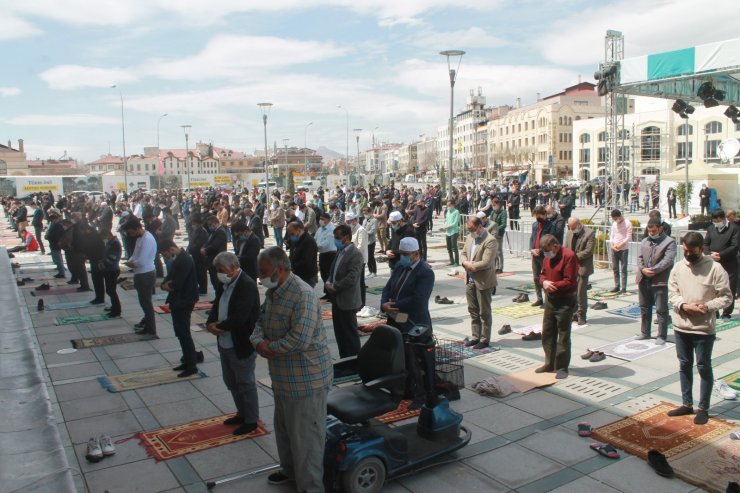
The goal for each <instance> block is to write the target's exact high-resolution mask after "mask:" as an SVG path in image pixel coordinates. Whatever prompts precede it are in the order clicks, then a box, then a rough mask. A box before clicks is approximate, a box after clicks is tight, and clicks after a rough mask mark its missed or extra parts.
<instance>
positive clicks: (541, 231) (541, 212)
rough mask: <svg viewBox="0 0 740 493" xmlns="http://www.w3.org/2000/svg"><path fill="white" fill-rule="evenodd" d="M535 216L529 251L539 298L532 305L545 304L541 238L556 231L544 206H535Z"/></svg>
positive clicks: (535, 287)
mask: <svg viewBox="0 0 740 493" xmlns="http://www.w3.org/2000/svg"><path fill="white" fill-rule="evenodd" d="M534 217H535V219H536V222H535V223H534V224H533V225H532V234H531V235H530V237H529V251H530V253H531V254H532V277H533V279H534V290H535V294H536V295H537V300H535V302H534V303H532V306H543V303H544V302H543V301H542V285H541V284H540V273H542V260H543V258H544V256H543V255H542V249H541V247H540V240H541V239H542V237H543V236H545V235H551V234H553V233H554V231H555V227H554V226H553V224H552V222H550V220H549V219H547V210H546V209H545V207H544V206H541V205H538V206H536V207H535V208H534Z"/></svg>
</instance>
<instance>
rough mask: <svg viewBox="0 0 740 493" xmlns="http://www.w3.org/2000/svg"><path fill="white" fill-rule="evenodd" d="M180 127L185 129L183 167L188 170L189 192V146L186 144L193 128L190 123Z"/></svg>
mask: <svg viewBox="0 0 740 493" xmlns="http://www.w3.org/2000/svg"><path fill="white" fill-rule="evenodd" d="M180 127H182V129H183V130H184V131H185V168H186V169H187V171H188V187H187V188H188V193H190V148H189V144H188V138H189V137H190V136H189V133H190V129H191V128H193V126H192V125H180Z"/></svg>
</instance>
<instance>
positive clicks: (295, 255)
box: [290, 232, 319, 283]
mask: <svg viewBox="0 0 740 493" xmlns="http://www.w3.org/2000/svg"><path fill="white" fill-rule="evenodd" d="M318 257H319V249H318V247H317V246H316V240H314V239H313V236H311V235H310V234H308V233H306V232H304V233H303V234H302V235H301V236H300V238H298V241H297V242H295V243H293V245H292V246H291V248H290V267H291V270H292V271H293V274H295V275H297V276H298V277H300V278H301V279H302V280H303V281H305V282H306V283H309V281H310V280H311V279H314V278H315V277H316V274H318V272H319V267H318V260H317V259H318Z"/></svg>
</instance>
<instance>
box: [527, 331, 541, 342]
mask: <svg viewBox="0 0 740 493" xmlns="http://www.w3.org/2000/svg"><path fill="white" fill-rule="evenodd" d="M522 340H523V341H540V340H542V333H541V332H530V333H529V334H526V335H523V336H522Z"/></svg>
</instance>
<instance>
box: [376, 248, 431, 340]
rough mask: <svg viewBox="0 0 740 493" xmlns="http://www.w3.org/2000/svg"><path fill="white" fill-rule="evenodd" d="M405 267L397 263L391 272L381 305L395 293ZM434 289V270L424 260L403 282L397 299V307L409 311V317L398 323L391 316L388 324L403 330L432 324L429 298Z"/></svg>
mask: <svg viewBox="0 0 740 493" xmlns="http://www.w3.org/2000/svg"><path fill="white" fill-rule="evenodd" d="M403 270H404V268H403V267H401V266H399V265H396V267H395V268H394V269H393V273H392V274H391V278H390V279H389V280H388V283H386V285H385V287H384V288H383V294H382V296H381V298H380V304H381V306H382V305H383V304H384V303H386V302H387V301H388V300H389V299H390V298H391V295H392V294H393V291H394V289H395V287H396V283H397V282H398V280H399V278H400V277H401V274H402V273H403ZM433 289H434V271H433V270H432V269H431V268H430V267H429V265H427V263H426V262H424V261H423V260H422V261H420V262H419V264H418V265H417V266H416V267H415V268H414V269H413V270H412V271H411V273H410V274H409V275H408V277H407V278H406V282H405V283H404V284H403V287H402V288H401V291H400V292H399V293H398V297H397V299H396V300H394V301H395V304H396V305H395V306H396V308H398V309H399V311H400V312H401V313H407V314H408V316H409V319H408V321H407V322H406V323H403V324H397V323H395V321H393V319H391V318H389V320H388V322H389V323H388V325H392V326H393V327H397V328H398V329H399V330H400V331H401V332H407V331H409V330H411V328H412V327H413V326H414V325H428V326H429V327H431V326H432V317H431V315H430V314H429V298H431V296H432V290H433Z"/></svg>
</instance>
